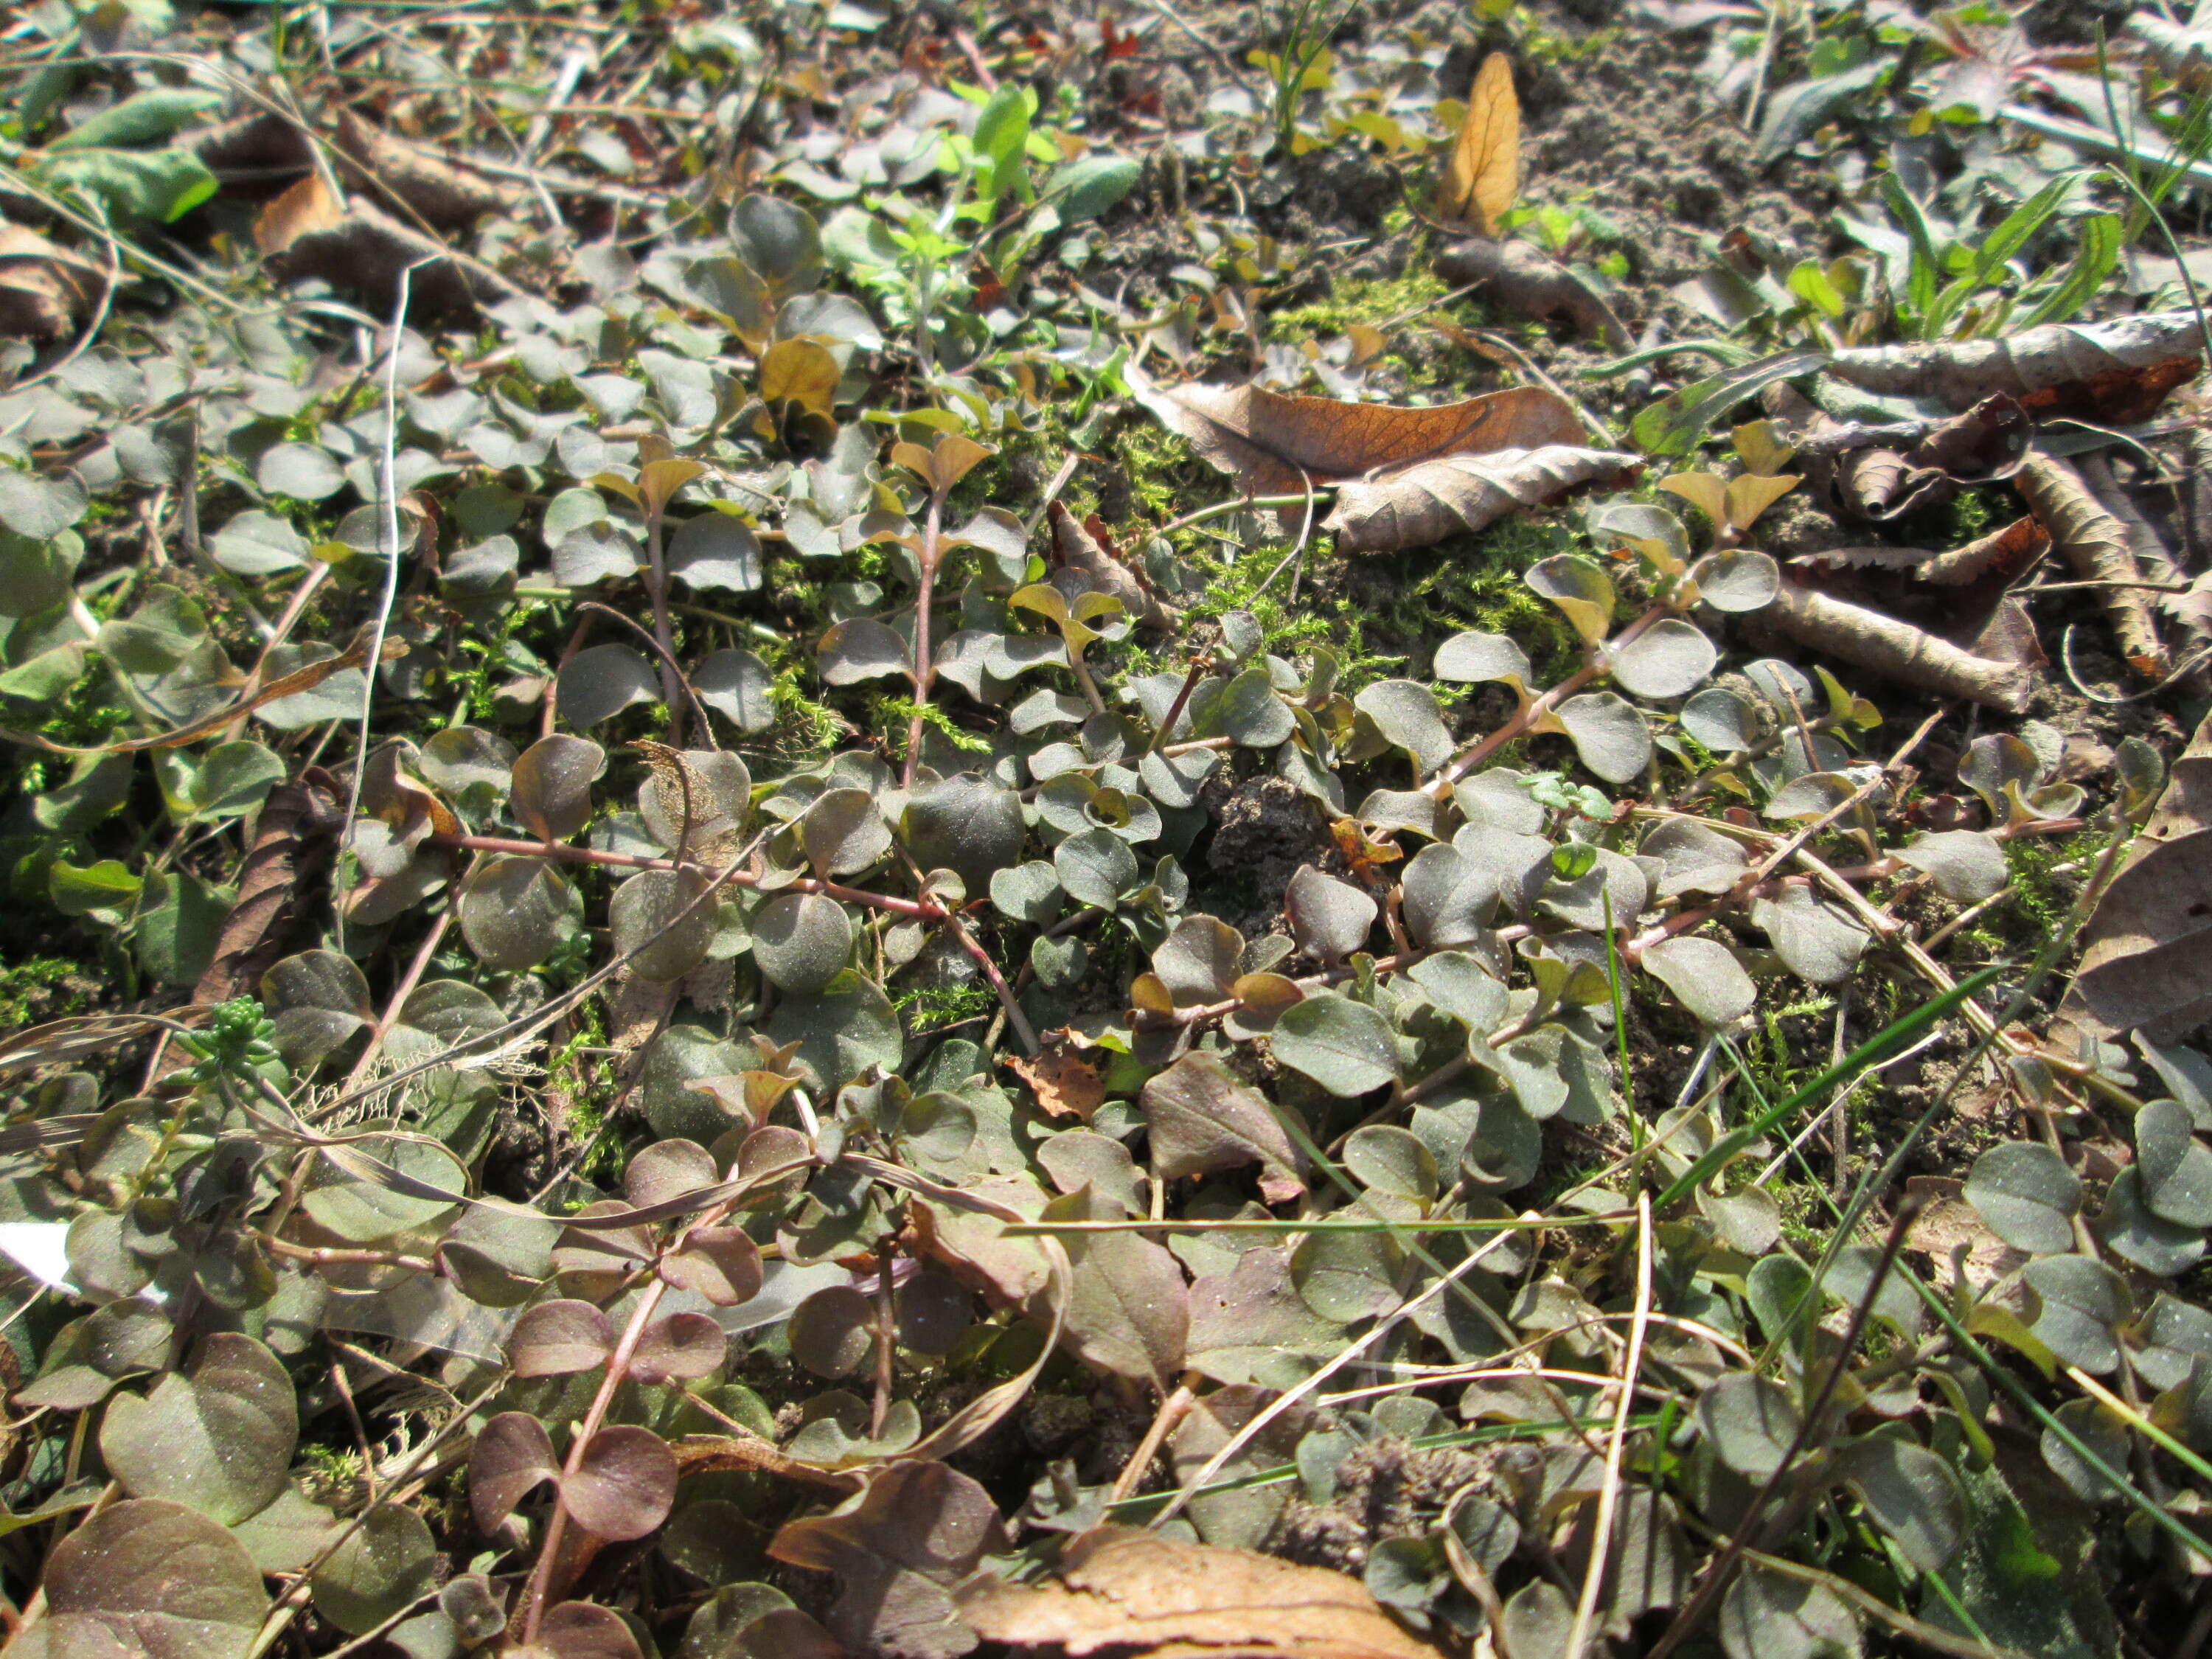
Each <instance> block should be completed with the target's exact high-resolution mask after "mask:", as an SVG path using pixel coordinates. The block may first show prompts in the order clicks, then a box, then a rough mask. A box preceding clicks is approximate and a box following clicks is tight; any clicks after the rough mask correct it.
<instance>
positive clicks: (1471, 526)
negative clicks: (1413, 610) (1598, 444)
mask: <svg viewBox="0 0 2212 1659" xmlns="http://www.w3.org/2000/svg"><path fill="white" fill-rule="evenodd" d="M1640 465H1642V463H1641V462H1640V460H1639V459H1638V458H1637V457H1636V456H1634V455H1630V454H1626V453H1623V452H1621V451H1620V450H1613V449H1585V448H1583V447H1581V446H1580V445H1577V444H1546V445H1544V446H1543V447H1541V448H1537V449H1501V450H1498V451H1497V452H1496V453H1492V454H1487V455H1453V456H1449V457H1447V458H1446V459H1442V460H1433V461H1424V462H1421V463H1419V465H1413V466H1408V467H1406V468H1404V469H1402V470H1401V471H1394V472H1389V473H1385V474H1383V476H1382V477H1378V478H1376V480H1375V481H1374V482H1372V483H1347V484H1346V485H1345V486H1344V487H1343V488H1342V489H1340V490H1338V491H1337V495H1336V510H1335V511H1334V512H1333V513H1330V514H1329V515H1328V518H1326V519H1325V520H1322V528H1323V529H1326V530H1334V531H1335V532H1337V545H1338V546H1339V547H1340V548H1342V549H1344V550H1346V552H1354V553H1357V552H1395V551H1396V550H1399V549H1401V548H1407V547H1426V546H1428V545H1429V544H1431V542H1438V541H1442V540H1443V538H1445V537H1446V536H1450V535H1455V534H1456V533H1458V532H1461V531H1467V532H1474V531H1480V530H1483V529H1486V528H1487V527H1488V526H1491V525H1493V524H1495V523H1497V521H1498V520H1500V519H1502V518H1504V516H1505V515H1506V514H1507V513H1510V512H1512V511H1513V510H1514V509H1515V508H1516V507H1542V506H1544V505H1545V504H1547V502H1551V501H1557V500H1558V499H1559V497H1560V496H1562V495H1565V494H1566V493H1567V492H1568V491H1569V490H1571V489H1577V488H1579V487H1581V486H1582V485H1583V484H1593V483H1620V482H1622V481H1623V480H1625V479H1626V478H1629V477H1632V476H1634V474H1635V472H1636V471H1637V469H1638V467H1639V466H1640Z"/></svg>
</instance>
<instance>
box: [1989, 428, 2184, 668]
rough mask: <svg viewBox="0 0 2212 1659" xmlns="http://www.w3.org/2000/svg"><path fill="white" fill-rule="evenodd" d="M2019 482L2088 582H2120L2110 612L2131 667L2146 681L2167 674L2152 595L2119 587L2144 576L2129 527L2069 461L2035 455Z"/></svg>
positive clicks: (2108, 601) (2109, 600)
mask: <svg viewBox="0 0 2212 1659" xmlns="http://www.w3.org/2000/svg"><path fill="white" fill-rule="evenodd" d="M2013 482H2014V483H2015V484H2016V485H2017V486H2018V487H2019V489H2020V493H2021V498H2022V499H2023V500H2025V501H2027V504H2028V506H2029V507H2033V509H2034V511H2035V516H2036V517H2037V518H2038V519H2039V520H2042V521H2043V526H2044V528H2045V529H2046V530H2048V531H2049V532H2051V543H2052V544H2053V545H2054V546H2056V547H2057V549H2058V550H2059V551H2060V552H2061V553H2063V554H2064V555H2065V556H2066V558H2067V562H2069V563H2070V564H2071V565H2072V566H2073V567H2074V569H2075V574H2077V575H2079V576H2080V577H2081V580H2084V581H2094V582H2112V583H2114V584H2116V585H2115V586H2112V587H2109V588H2107V589H2106V591H2105V594H2104V602H2105V614H2106V616H2107V617H2111V618H2112V631H2113V632H2114V633H2115V634H2117V635H2118V636H2119V641H2120V650H2121V653H2122V654H2124V656H2125V657H2126V658H2127V659H2128V665H2129V666H2130V667H2131V668H2133V669H2134V670H2135V671H2136V672H2137V673H2138V674H2141V675H2142V676H2143V677H2144V678H2146V679H2159V678H2163V677H2164V675H2165V673H2166V647H2165V646H2164V645H2162V644H2161V643H2160V641H2159V637H2158V623H2157V622H2156V621H2155V620H2154V617H2153V615H2152V611H2151V603H2150V595H2149V594H2148V592H2146V591H2145V590H2144V589H2142V588H2141V587H2136V586H2118V584H2124V583H2133V582H2140V581H2142V579H2143V575H2142V568H2140V567H2139V566H2138V565H2137V564H2136V555H2135V549H2134V548H2133V547H2132V546H2130V544H2129V541H2128V530H2127V526H2125V525H2124V524H2122V523H2121V522H2120V521H2119V520H2118V519H2116V518H2114V517H2113V516H2112V514H2111V513H2108V512H2106V510H2105V508H2104V507H2102V506H2101V505H2100V503H2099V502H2098V500H2097V498H2096V497H2095V496H2094V495H2091V494H2090V493H2089V489H2088V486H2087V484H2085V483H2082V482H2081V475H2080V474H2079V473H2077V472H2075V471H2074V469H2073V468H2072V467H2070V466H2069V465H2066V463H2065V462H2063V461H2060V460H2053V459H2051V457H2049V456H2047V455H2038V456H2034V457H2033V458H2032V459H2029V461H2028V462H2027V465H2024V466H2022V467H2021V470H2020V471H2019V473H2018V475H2017V476H2016V477H2015V478H2014V480H2013Z"/></svg>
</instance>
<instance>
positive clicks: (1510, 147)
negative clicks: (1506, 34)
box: [1437, 52, 1521, 236]
mask: <svg viewBox="0 0 2212 1659" xmlns="http://www.w3.org/2000/svg"><path fill="white" fill-rule="evenodd" d="M1520 190H1521V100H1520V99H1519V98H1517V97H1516V96H1515V95H1514V92H1513V65H1512V64H1510V63H1509V62H1507V61H1506V58H1505V54H1504V52H1492V53H1491V54H1490V56H1489V57H1487V58H1484V59H1483V60H1482V67H1481V68H1480V69H1479V70H1476V71H1475V72H1474V86H1473V87H1472V88H1469V90H1468V94H1467V115H1466V118H1464V119H1462V121H1461V122H1460V125H1459V140H1458V142H1457V143H1455V144H1453V146H1452V153H1451V159H1450V160H1449V161H1447V162H1446V163H1445V164H1444V177H1443V184H1442V185H1440V186H1439V187H1438V189H1437V217H1438V218H1439V219H1442V220H1443V222H1445V223H1446V224H1452V225H1466V226H1468V227H1470V228H1473V229H1474V231H1475V232H1477V233H1478V234H1480V235H1484V236H1495V235H1497V234H1498V220H1499V219H1500V218H1502V217H1504V213H1505V210H1506V209H1508V208H1510V207H1511V206H1512V205H1513V198H1514V197H1515V196H1516V195H1518V194H1519V193H1520Z"/></svg>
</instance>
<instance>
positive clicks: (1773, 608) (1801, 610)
mask: <svg viewBox="0 0 2212 1659" xmlns="http://www.w3.org/2000/svg"><path fill="white" fill-rule="evenodd" d="M1759 617H1760V618H1761V620H1763V621H1765V622H1768V623H1771V624H1772V625H1773V626H1774V627H1776V628H1778V629H1780V630H1781V631H1782V632H1783V633H1784V634H1786V635H1789V636H1790V638H1791V639H1793V640H1795V641H1797V642H1798V643H1799V644H1800V645H1809V646H1811V647H1814V649H1815V650H1818V651H1825V652H1826V653H1829V654H1830V655H1831V656H1836V657H1840V658H1842V659H1844V661H1845V662H1848V663H1853V664H1856V665H1857V666H1859V667H1861V668H1866V669H1871V670H1872V671H1874V672H1875V673H1877V674H1882V675H1886V676H1887V677H1888V678H1891V679H1893V680H1895V681H1896V682H1897V683H1898V684H1899V685H1903V686H1909V687H1910V688H1911V689H1912V690H1916V691H1927V692H1932V693H1934V694H1935V695H1936V696H1944V697H1966V698H1969V699H1971V700H1972V701H1973V702H1978V703H1984V704H1986V705H1988V706H1989V707H1990V708H2002V709H2004V710H2006V711H2008V713H2011V714H2018V713H2020V712H2021V710H2022V709H2023V708H2027V698H2028V676H2027V671H2026V670H2025V669H2024V668H2022V667H2021V665H2019V664H2017V663H2010V662H1998V661H1995V660H1993V659H1990V658H1986V657H1978V656H1975V655H1974V654H1973V653H1971V652H1967V651H1962V650H1960V648H1959V647H1957V646H1955V645H1953V644H1952V643H1950V641H1948V640H1942V639H1938V638H1937V637H1936V635H1933V634H1930V633H1929V632H1928V631H1927V630H1926V629H1920V628H1916V627H1914V626H1913V625H1912V624H1911V623H1907V622H1900V621H1899V620H1898V619H1897V618H1896V617H1886V616H1884V615H1883V614H1882V613H1881V611H1869V610H1868V609H1867V608H1866V607H1865V606H1864V605H1851V604H1849V603H1847V602H1846V601H1844V600H1842V599H1835V598H1832V597H1831V596H1830V595H1828V594H1826V593H1818V592H1814V591H1813V590H1812V589H1811V588H1809V587H1801V586H1798V585H1797V584H1796V583H1795V582H1788V581H1785V582H1784V583H1783V584H1782V586H1781V588H1780V590H1779V591H1778V592H1777V593H1776V594H1775V596H1774V602H1773V604H1771V605H1769V606H1768V607H1767V608H1766V609H1765V611H1761V612H1759Z"/></svg>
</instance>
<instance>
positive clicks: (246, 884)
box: [192, 767, 345, 1003]
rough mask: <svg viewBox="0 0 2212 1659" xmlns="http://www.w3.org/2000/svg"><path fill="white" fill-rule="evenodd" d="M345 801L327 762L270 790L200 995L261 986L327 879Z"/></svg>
mask: <svg viewBox="0 0 2212 1659" xmlns="http://www.w3.org/2000/svg"><path fill="white" fill-rule="evenodd" d="M338 803H339V786H338V784H337V780H336V779H334V778H332V777H331V775H330V774H329V773H327V772H325V771H324V770H323V769H321V768H320V767H311V768H309V769H307V772H306V773H304V774H303V775H301V777H300V778H298V779H296V780H292V781H286V782H283V783H280V784H278V785H277V786H276V787H275V788H274V789H272V790H270V792H269V799H267V800H266V801H264V802H263V803H262V807H261V816H260V817H258V819H257V820H256V821H255V823H254V829H253V844H252V847H251V848H248V849H247V851H246V863H245V865H244V866H242V867H241V869H240V872H239V879H238V897H237V899H236V900H235V901H234V902H233V903H232V905H231V907H230V914H229V915H228V916H226V917H224V918H223V923H222V932H221V933H218V934H217V935H216V947H215V955H214V956H213V957H211V958H210V960H209V963H208V966H207V970H206V972H204V973H203V974H202V975H200V979H199V983H198V984H197V986H195V987H193V990H192V1000H193V1001H195V1002H206V1003H216V1002H228V1001H229V1000H230V999H231V998H233V997H234V996H236V995H237V994H239V993H240V991H243V990H246V989H248V988H249V987H253V986H256V985H258V984H259V983H260V982H261V976H262V975H263V974H264V973H266V972H267V971H268V970H269V969H270V968H272V967H274V966H275V965H276V959H277V958H278V957H281V956H283V954H284V950H285V945H286V943H287V941H288V940H289V939H290V937H291V934H292V932H293V930H294V928H295V927H297V926H298V925H299V921H300V919H301V916H302V915H304V914H305V913H306V912H307V911H308V910H309V909H311V908H313V906H314V904H315V902H316V901H317V898H318V896H319V895H320V894H321V892H322V890H323V888H324V887H325V884H326V882H327V879H328V877H329V873H330V865H331V858H332V856H333V855H334V854H336V853H337V842H336V839H335V837H336V835H337V829H338V827H339V824H340V823H341V822H342V821H343V818H344V816H345V814H344V812H343V811H342V810H341V808H340V806H339V804H338Z"/></svg>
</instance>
